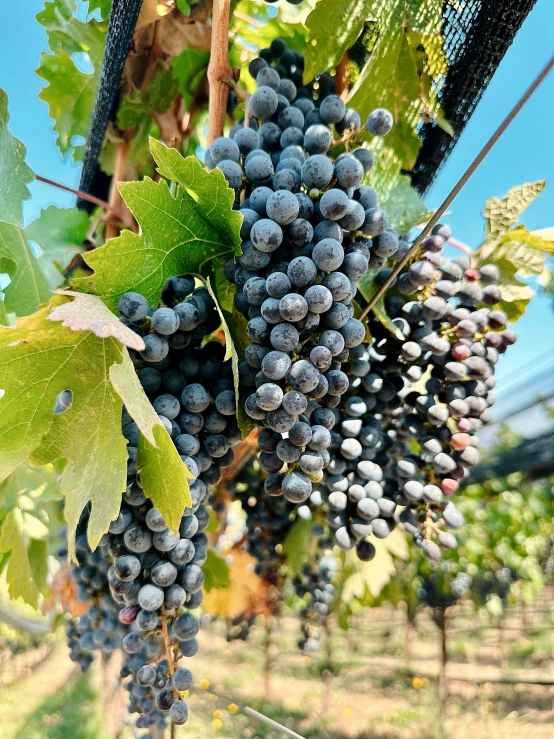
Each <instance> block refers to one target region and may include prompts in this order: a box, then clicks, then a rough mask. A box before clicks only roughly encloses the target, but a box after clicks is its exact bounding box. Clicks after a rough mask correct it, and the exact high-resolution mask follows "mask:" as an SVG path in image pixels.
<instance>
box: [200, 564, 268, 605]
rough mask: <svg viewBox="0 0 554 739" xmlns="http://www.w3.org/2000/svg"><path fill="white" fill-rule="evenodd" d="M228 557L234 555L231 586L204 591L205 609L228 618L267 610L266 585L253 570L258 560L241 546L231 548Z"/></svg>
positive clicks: (231, 566) (230, 567)
mask: <svg viewBox="0 0 554 739" xmlns="http://www.w3.org/2000/svg"><path fill="white" fill-rule="evenodd" d="M228 557H231V558H232V561H231V564H230V565H229V570H230V582H231V585H230V587H228V588H223V589H221V588H219V589H217V588H212V590H210V592H209V593H204V601H203V603H202V607H203V609H204V610H205V611H206V612H207V613H211V614H212V615H217V616H225V617H228V618H236V617H237V616H240V615H242V614H244V615H245V616H249V615H250V614H252V613H266V612H267V597H266V596H267V593H266V585H265V584H264V581H263V580H262V579H261V578H260V577H258V575H256V573H255V571H254V568H255V566H256V560H255V559H254V558H253V557H251V556H250V555H249V554H248V553H247V552H245V551H243V550H242V549H232V550H231V552H230V554H229V555H228Z"/></svg>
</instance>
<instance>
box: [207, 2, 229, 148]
mask: <svg viewBox="0 0 554 739" xmlns="http://www.w3.org/2000/svg"><path fill="white" fill-rule="evenodd" d="M230 12H231V0H214V4H213V11H212V41H211V49H210V63H209V64H208V82H209V85H210V103H209V109H208V114H209V124H208V146H210V145H211V144H212V143H213V141H214V140H215V139H217V138H218V136H222V135H223V128H224V126H225V115H226V112H227V97H228V95H229V88H228V87H227V85H226V84H225V82H223V78H224V77H231V76H232V70H231V66H230V65H229V40H228V39H229V17H230Z"/></svg>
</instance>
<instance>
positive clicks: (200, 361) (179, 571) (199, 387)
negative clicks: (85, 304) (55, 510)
mask: <svg viewBox="0 0 554 739" xmlns="http://www.w3.org/2000/svg"><path fill="white" fill-rule="evenodd" d="M162 300H163V305H162V307H159V308H151V307H149V305H148V302H147V300H146V299H145V298H144V297H143V296H142V295H140V294H138V293H127V294H125V295H123V296H122V297H121V299H120V301H119V306H118V307H119V311H120V313H121V314H122V318H121V321H122V322H123V323H124V324H125V325H127V326H129V327H130V328H132V330H134V331H136V333H138V334H139V335H140V336H142V337H143V339H144V343H145V349H144V350H143V351H141V352H140V353H139V354H135V353H132V359H133V362H134V365H135V367H136V370H137V373H138V377H139V380H140V382H141V384H142V386H143V388H144V390H145V392H146V393H147V395H148V397H149V399H150V401H151V403H152V405H153V407H154V410H155V411H156V412H157V414H158V418H159V419H160V421H161V423H162V424H163V425H164V427H165V428H166V430H167V431H168V433H169V434H170V436H171V438H172V439H173V442H174V444H175V447H176V449H177V451H178V452H179V455H180V457H181V459H182V460H183V462H184V464H185V465H186V467H187V469H188V471H189V472H190V473H191V475H192V477H193V478H194V481H193V482H192V484H191V485H190V492H191V499H192V501H191V502H192V505H191V507H190V508H187V509H185V510H184V511H183V515H182V518H181V523H180V526H179V532H178V533H177V534H174V533H173V532H172V531H171V530H170V529H169V528H168V527H167V525H166V522H165V521H164V519H163V517H162V515H161V514H160V512H159V511H158V510H157V509H156V508H155V507H154V506H153V504H152V502H151V501H150V500H149V499H148V498H147V497H146V496H145V495H144V492H143V490H142V484H141V478H140V473H139V471H138V470H137V464H136V461H137V445H138V438H139V429H138V426H137V425H136V423H135V422H134V421H133V420H132V418H131V417H130V416H129V414H128V413H127V411H126V410H125V409H124V410H123V418H122V424H123V434H124V436H125V437H126V439H127V441H128V445H127V450H128V468H127V490H126V492H125V493H124V495H123V500H122V504H121V509H120V512H119V515H118V517H117V519H116V520H114V521H113V522H112V523H111V525H110V527H109V532H108V534H107V535H106V536H105V537H104V538H103V539H102V541H101V544H100V547H99V548H98V550H97V552H95V553H94V554H92V555H91V554H90V550H88V544H87V543H86V537H85V536H84V531H83V534H82V536H80V537H79V538H78V540H77V547H78V554H80V553H81V550H82V551H83V553H84V554H85V556H86V557H87V558H88V559H87V562H86V564H87V565H89V562H90V561H92V562H94V564H95V565H97V567H98V570H99V573H100V574H98V573H96V572H91V571H89V567H88V566H85V567H84V568H83V567H81V566H80V567H78V568H76V570H75V578H76V580H77V582H78V583H79V584H81V583H83V586H82V589H84V594H85V595H90V594H92V595H97V593H96V591H94V592H92V593H91V590H90V588H97V587H99V588H100V591H101V592H102V594H103V597H102V600H101V602H102V604H103V605H104V607H105V608H106V609H107V610H108V611H109V614H110V619H111V620H110V619H108V618H107V617H106V616H105V614H103V613H100V614H98V613H96V610H98V607H97V605H93V607H92V608H91V609H89V611H88V612H87V614H85V617H82V618H81V619H80V620H79V623H78V624H73V625H72V626H71V627H70V638H71V640H72V645H73V643H74V641H75V636H78V642H77V644H76V645H75V650H82V649H83V647H88V646H91V645H92V644H93V643H96V641H98V640H99V637H98V636H96V635H95V634H94V633H92V634H91V635H90V636H88V632H86V633H85V631H86V629H89V630H92V629H94V628H96V627H99V628H100V627H102V629H103V631H106V632H107V636H106V639H105V641H104V642H103V644H104V645H107V646H104V647H103V648H104V649H110V648H111V647H113V646H114V640H113V638H112V637H111V636H110V632H108V631H107V627H106V625H105V624H106V623H108V624H109V625H111V622H112V621H113V622H117V619H119V628H118V629H116V632H117V633H118V634H119V638H120V645H121V647H122V649H123V652H124V653H125V655H126V662H125V665H124V667H123V670H122V677H124V678H127V677H129V678H130V679H129V680H128V681H127V683H126V687H127V689H128V690H129V711H130V712H131V713H139V714H140V716H139V718H138V719H137V727H138V728H147V727H149V726H154V725H160V726H161V725H162V724H164V723H165V720H166V718H167V716H168V715H169V717H170V718H171V720H172V722H173V723H174V724H184V723H185V722H186V720H187V717H188V708H187V705H186V703H185V702H184V701H183V700H182V699H181V693H182V692H183V691H186V690H188V688H189V687H190V685H191V683H192V675H191V673H190V671H189V670H188V669H186V668H180V667H178V666H177V661H178V660H179V659H180V658H181V657H192V656H194V655H195V654H196V653H197V651H198V642H197V640H196V638H195V637H196V635H197V633H198V630H199V621H198V618H197V617H196V616H195V614H194V613H193V611H194V610H195V609H197V608H198V607H199V606H200V604H201V603H202V590H201V589H202V585H203V582H204V575H203V572H202V569H201V567H202V565H203V564H204V563H205V562H206V558H207V545H208V539H207V536H206V534H205V533H204V531H205V529H206V527H207V526H208V523H209V513H208V509H207V508H206V504H207V503H208V499H209V495H210V493H209V491H210V488H211V487H213V486H214V485H216V484H217V483H219V481H220V480H221V469H222V468H224V467H227V466H229V465H231V464H232V463H233V460H234V454H233V450H232V446H233V445H235V444H236V443H238V441H240V432H239V429H238V427H237V424H236V418H235V392H234V383H233V379H232V369H231V365H230V362H224V361H223V355H224V348H223V346H222V345H221V344H219V343H218V342H215V341H211V342H208V343H207V344H205V345H204V346H202V347H201V344H202V342H203V340H204V337H205V336H206V335H209V334H211V333H212V332H213V331H214V330H215V329H217V328H218V327H219V323H220V322H219V317H218V314H217V311H216V310H215V304H214V302H213V300H212V298H211V297H210V295H209V293H208V291H207V290H206V289H205V288H202V287H200V288H196V289H195V286H194V280H193V278H191V277H189V276H183V277H173V278H172V279H171V280H170V281H169V282H168V283H167V285H166V287H165V288H164V291H163V294H162ZM81 540H82V541H81ZM100 575H101V576H100ZM100 591H99V592H98V594H99V593H100ZM95 608H96V610H94V609H95ZM99 619H101V620H99ZM81 632H82V633H81ZM83 634H84V635H85V638H83ZM121 637H122V639H121ZM83 642H85V643H84V644H83ZM89 642H90V644H89ZM75 653H76V656H77V657H78V658H79V659H80V661H82V662H83V665H86V664H88V663H89V662H90V655H89V656H86V655H85V656H81V654H82V652H81V651H76V652H75Z"/></svg>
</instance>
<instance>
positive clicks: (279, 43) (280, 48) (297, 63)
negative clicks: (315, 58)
mask: <svg viewBox="0 0 554 739" xmlns="http://www.w3.org/2000/svg"><path fill="white" fill-rule="evenodd" d="M266 67H272V68H273V69H275V71H276V72H277V74H278V75H279V77H280V78H281V80H286V82H285V83H284V85H283V89H288V90H290V91H291V92H292V91H293V89H292V88H291V86H290V84H289V82H292V83H293V85H294V87H295V90H296V92H295V95H294V97H295V98H296V99H297V100H298V99H301V98H307V99H309V100H316V101H317V100H319V99H323V98H325V97H327V95H332V94H333V93H334V92H335V78H334V76H333V75H331V73H330V72H328V71H326V72H323V73H322V74H320V75H317V77H316V78H315V79H314V80H312V81H311V82H307V83H304V81H303V79H302V73H303V71H304V57H303V55H302V54H301V53H300V52H299V51H295V50H293V49H287V47H286V44H285V42H284V41H283V39H280V38H276V39H273V41H272V42H271V46H269V47H267V48H265V49H261V50H260V52H259V54H258V57H257V58H255V59H253V60H252V61H251V62H250V64H249V66H248V71H249V72H250V75H251V76H252V77H253V78H254V79H256V76H257V74H258V73H259V72H260V71H261V70H262V69H265V68H266ZM278 92H279V94H282V95H283V97H284V98H285V99H286V100H288V99H289V97H288V96H287V95H285V93H284V92H282V91H281V90H279V91H278ZM280 102H281V104H283V103H284V101H280ZM242 122H244V121H242ZM256 123H257V122H254V124H253V125H254V127H255V126H256Z"/></svg>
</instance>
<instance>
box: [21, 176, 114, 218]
mask: <svg viewBox="0 0 554 739" xmlns="http://www.w3.org/2000/svg"><path fill="white" fill-rule="evenodd" d="M35 180H38V181H39V182H44V183H45V184H46V185H51V186H52V187H57V188H58V190H64V191H65V192H70V193H71V194H72V195H75V196H76V197H78V198H81V200H86V201H88V202H89V203H94V205H98V206H99V207H100V208H104V210H106V211H108V213H113V215H115V216H117V218H119V219H120V220H123V215H122V214H121V213H120V212H119V211H117V210H115V209H114V208H113V207H112V206H111V205H110V204H109V203H107V202H106V201H105V200H101V199H100V198H97V197H96V196H94V195H89V194H88V193H87V192H84V191H83V190H75V189H74V188H72V187H68V186H67V185H62V184H61V182H55V181H54V180H49V179H48V178H47V177H42V176H41V175H39V174H36V175H35Z"/></svg>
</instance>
